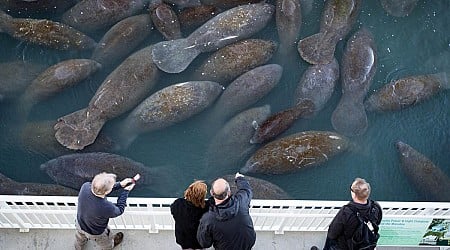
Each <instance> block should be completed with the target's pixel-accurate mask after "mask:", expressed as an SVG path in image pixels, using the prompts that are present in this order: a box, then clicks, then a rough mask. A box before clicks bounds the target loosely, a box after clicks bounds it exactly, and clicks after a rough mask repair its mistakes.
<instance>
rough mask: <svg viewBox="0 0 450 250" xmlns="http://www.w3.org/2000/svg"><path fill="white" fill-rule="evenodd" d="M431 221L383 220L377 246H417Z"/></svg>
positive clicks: (411, 219) (408, 219) (409, 219)
mask: <svg viewBox="0 0 450 250" xmlns="http://www.w3.org/2000/svg"><path fill="white" fill-rule="evenodd" d="M431 221H432V219H417V218H416V219H415V218H383V220H382V221H381V224H380V230H379V233H380V239H379V240H378V245H380V246H381V245H396V246H417V245H419V243H420V242H421V240H422V238H423V236H424V233H425V232H426V231H427V228H428V227H429V225H430V223H431Z"/></svg>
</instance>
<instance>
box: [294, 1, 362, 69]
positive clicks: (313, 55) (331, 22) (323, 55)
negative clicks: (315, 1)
mask: <svg viewBox="0 0 450 250" xmlns="http://www.w3.org/2000/svg"><path fill="white" fill-rule="evenodd" d="M361 3H362V0H327V2H326V3H325V6H324V10H323V11H322V19H321V21H320V30H319V33H317V34H314V35H311V36H308V37H306V38H303V39H301V40H300V41H299V42H298V52H299V53H300V56H301V57H302V58H303V60H305V61H307V62H309V63H311V64H324V63H329V62H330V61H331V60H333V57H334V50H335V48H336V44H337V43H338V42H339V41H340V40H342V39H343V38H344V37H345V36H346V35H347V33H348V32H349V31H350V30H351V28H352V26H353V24H354V23H355V22H356V19H357V18H358V15H359V12H360V9H361Z"/></svg>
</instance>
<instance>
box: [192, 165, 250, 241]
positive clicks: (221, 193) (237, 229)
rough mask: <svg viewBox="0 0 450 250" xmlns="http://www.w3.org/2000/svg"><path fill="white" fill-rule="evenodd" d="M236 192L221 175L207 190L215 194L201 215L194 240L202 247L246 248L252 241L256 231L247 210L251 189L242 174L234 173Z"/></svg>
mask: <svg viewBox="0 0 450 250" xmlns="http://www.w3.org/2000/svg"><path fill="white" fill-rule="evenodd" d="M235 181H236V186H237V192H236V193H235V194H233V195H231V191H230V185H229V183H228V182H227V181H226V180H224V179H223V178H219V179H217V180H215V181H214V182H213V184H212V187H211V190H210V193H211V195H212V197H213V198H214V203H215V204H211V206H210V208H209V211H208V212H207V213H205V214H204V215H203V216H202V218H201V219H200V225H199V227H198V230H197V240H198V242H199V243H200V245H201V246H202V247H204V248H209V247H211V246H214V248H215V249H219V250H222V249H223V250H233V249H235V250H246V249H251V248H252V247H253V245H255V241H256V232H255V230H254V228H253V221H252V218H251V217H250V214H249V208H250V201H251V200H252V197H253V193H252V189H251V187H250V184H249V183H248V181H247V180H246V179H245V178H244V175H242V174H240V173H236V176H235Z"/></svg>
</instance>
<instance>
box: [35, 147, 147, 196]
mask: <svg viewBox="0 0 450 250" xmlns="http://www.w3.org/2000/svg"><path fill="white" fill-rule="evenodd" d="M40 168H41V170H42V171H44V172H45V173H47V174H48V176H50V178H52V179H53V180H54V181H55V182H56V183H58V184H60V185H63V186H66V187H71V188H75V189H78V190H79V189H80V187H81V185H83V183H84V182H87V181H92V178H94V176H95V175H96V174H98V173H101V172H108V173H114V174H116V175H117V180H118V181H121V180H123V179H124V178H128V177H133V176H135V175H136V174H138V173H139V174H140V175H141V178H140V179H139V186H141V185H142V186H148V185H150V184H151V183H152V178H154V176H153V172H152V171H151V169H150V168H149V167H147V166H144V164H142V163H140V162H136V161H133V160H131V159H129V158H127V157H124V156H121V155H116V154H110V153H104V152H93V153H83V154H68V155H63V156H60V157H58V158H55V159H52V160H49V161H47V162H46V163H43V164H41V167H40Z"/></svg>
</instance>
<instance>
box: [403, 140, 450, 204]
mask: <svg viewBox="0 0 450 250" xmlns="http://www.w3.org/2000/svg"><path fill="white" fill-rule="evenodd" d="M396 147H397V149H398V152H399V156H400V161H401V164H400V167H401V169H402V170H403V173H404V174H405V175H406V177H407V178H408V180H409V181H410V183H411V184H412V185H413V186H414V187H415V188H416V190H417V191H418V192H419V193H420V194H421V195H422V197H423V198H425V199H426V200H428V201H445V202H448V201H450V192H449V190H450V177H449V176H448V175H446V174H445V173H444V171H442V170H441V169H440V168H439V167H437V166H436V165H435V164H434V163H433V162H432V161H431V160H430V159H428V158H427V157H426V156H424V155H423V154H421V153H419V152H418V151H417V150H415V149H414V148H412V147H411V146H410V145H408V144H406V143H404V142H402V141H398V142H397V143H396Z"/></svg>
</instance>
